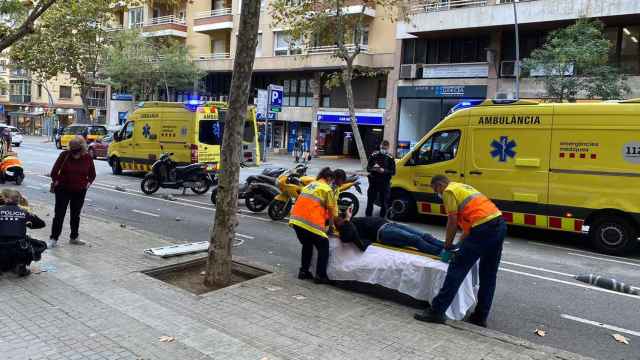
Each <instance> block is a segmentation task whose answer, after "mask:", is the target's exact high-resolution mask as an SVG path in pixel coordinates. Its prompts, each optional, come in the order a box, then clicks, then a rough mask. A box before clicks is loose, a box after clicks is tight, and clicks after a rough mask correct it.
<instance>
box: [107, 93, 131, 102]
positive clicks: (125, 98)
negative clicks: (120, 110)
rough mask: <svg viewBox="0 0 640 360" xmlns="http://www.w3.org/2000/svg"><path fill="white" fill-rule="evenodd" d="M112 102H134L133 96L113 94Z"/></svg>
mask: <svg viewBox="0 0 640 360" xmlns="http://www.w3.org/2000/svg"><path fill="white" fill-rule="evenodd" d="M111 100H115V101H133V95H130V94H119V93H113V94H111Z"/></svg>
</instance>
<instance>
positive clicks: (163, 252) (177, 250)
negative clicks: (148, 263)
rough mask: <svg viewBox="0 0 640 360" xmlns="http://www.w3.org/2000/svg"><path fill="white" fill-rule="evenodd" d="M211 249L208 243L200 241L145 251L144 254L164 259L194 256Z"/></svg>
mask: <svg viewBox="0 0 640 360" xmlns="http://www.w3.org/2000/svg"><path fill="white" fill-rule="evenodd" d="M208 249H209V242H208V241H199V242H194V243H188V244H178V245H169V246H161V247H157V248H150V249H145V250H144V253H145V254H149V255H153V256H160V257H163V258H167V257H171V256H178V255H186V254H193V253H198V252H203V251H207V250H208Z"/></svg>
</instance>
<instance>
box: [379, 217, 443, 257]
mask: <svg viewBox="0 0 640 360" xmlns="http://www.w3.org/2000/svg"><path fill="white" fill-rule="evenodd" d="M378 241H380V242H381V243H383V244H387V245H392V246H398V247H404V246H412V247H414V248H416V249H418V250H419V251H421V252H424V253H427V254H431V255H440V252H441V251H442V249H443V247H444V242H442V241H440V240H438V239H436V238H435V237H433V236H431V235H430V234H428V233H426V232H422V231H420V230H416V229H414V228H412V227H410V226H407V225H404V224H397V223H389V224H386V225H385V226H384V227H383V228H382V229H380V232H379V234H378Z"/></svg>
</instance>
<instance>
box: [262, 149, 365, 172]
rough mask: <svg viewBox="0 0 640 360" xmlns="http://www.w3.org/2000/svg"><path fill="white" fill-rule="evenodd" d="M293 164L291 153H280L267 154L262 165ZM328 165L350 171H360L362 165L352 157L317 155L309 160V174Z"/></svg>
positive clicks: (287, 165)
mask: <svg viewBox="0 0 640 360" xmlns="http://www.w3.org/2000/svg"><path fill="white" fill-rule="evenodd" d="M294 164H295V162H294V158H293V156H292V155H291V154H288V155H281V154H269V155H268V156H267V161H266V162H265V164H264V165H263V166H262V167H265V166H282V167H287V168H289V167H293V165H294ZM326 166H329V167H331V168H332V169H337V168H340V169H343V170H344V171H346V172H348V173H351V172H361V171H362V167H361V166H360V160H358V159H352V158H339V157H331V156H327V157H318V158H313V159H311V161H310V162H309V174H310V175H316V174H317V173H318V172H320V169H322V168H323V167H326Z"/></svg>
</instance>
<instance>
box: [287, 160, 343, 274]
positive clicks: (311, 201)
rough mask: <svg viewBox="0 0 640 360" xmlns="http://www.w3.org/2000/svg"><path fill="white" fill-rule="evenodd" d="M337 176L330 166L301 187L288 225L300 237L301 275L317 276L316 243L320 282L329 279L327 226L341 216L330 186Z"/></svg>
mask: <svg viewBox="0 0 640 360" xmlns="http://www.w3.org/2000/svg"><path fill="white" fill-rule="evenodd" d="M334 177H335V176H334V174H333V171H332V170H331V169H330V168H328V167H326V168H324V169H322V170H320V174H318V177H317V180H316V181H314V182H312V183H311V184H309V185H307V186H306V187H305V188H304V189H302V192H301V193H300V195H299V196H298V199H297V200H296V203H295V205H294V206H293V209H292V210H291V220H289V225H291V227H293V229H294V230H295V232H296V235H297V236H298V241H300V244H302V254H301V261H300V271H299V272H298V279H301V280H305V279H313V278H314V277H313V275H312V274H311V272H310V271H309V267H310V266H311V258H312V256H313V247H314V246H315V248H316V249H317V250H318V259H317V264H316V276H315V282H316V283H318V284H328V283H330V280H329V278H328V277H327V263H328V261H329V237H328V236H327V230H328V228H329V225H330V224H331V223H332V221H333V219H334V218H336V217H337V216H338V204H337V202H336V198H335V193H334V190H333V188H331V184H332V182H333V179H334Z"/></svg>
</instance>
